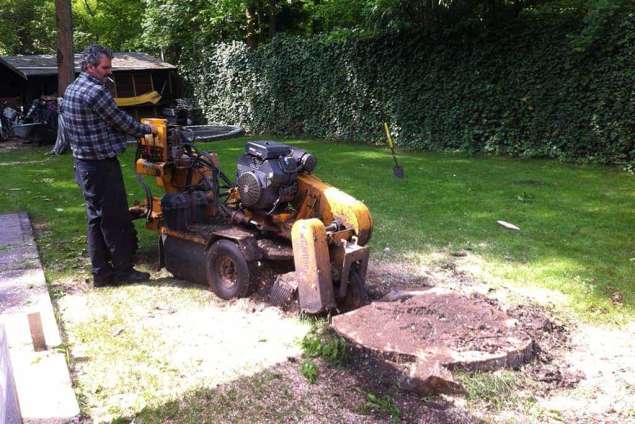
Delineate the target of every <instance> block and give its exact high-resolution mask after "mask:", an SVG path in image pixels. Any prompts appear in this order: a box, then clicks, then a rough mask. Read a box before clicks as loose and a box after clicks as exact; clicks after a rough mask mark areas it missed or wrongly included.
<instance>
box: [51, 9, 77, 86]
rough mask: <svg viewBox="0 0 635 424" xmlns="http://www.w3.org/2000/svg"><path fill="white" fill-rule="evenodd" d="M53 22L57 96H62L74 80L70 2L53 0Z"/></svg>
mask: <svg viewBox="0 0 635 424" xmlns="http://www.w3.org/2000/svg"><path fill="white" fill-rule="evenodd" d="M55 21H56V23H57V95H58V96H63V95H64V91H65V90H66V87H68V85H69V84H70V83H71V82H73V80H74V79H75V60H74V56H73V21H72V15H71V1H70V0H55Z"/></svg>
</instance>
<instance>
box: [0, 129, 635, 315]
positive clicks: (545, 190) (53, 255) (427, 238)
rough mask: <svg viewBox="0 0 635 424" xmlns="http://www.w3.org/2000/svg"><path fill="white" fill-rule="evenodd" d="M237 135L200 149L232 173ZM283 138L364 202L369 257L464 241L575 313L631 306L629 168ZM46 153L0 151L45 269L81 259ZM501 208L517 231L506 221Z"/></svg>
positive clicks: (59, 169) (1, 166)
mask: <svg viewBox="0 0 635 424" xmlns="http://www.w3.org/2000/svg"><path fill="white" fill-rule="evenodd" d="M245 140H246V139H245V138H241V139H234V140H227V141H222V142H216V143H213V144H211V143H209V144H203V145H202V146H200V148H201V149H203V150H205V149H210V148H211V149H213V150H215V151H217V152H218V153H219V155H220V158H221V164H222V168H223V170H224V171H225V172H226V173H227V174H229V175H233V173H234V172H235V165H234V164H235V162H236V159H237V158H238V157H239V156H240V154H242V152H243V146H244V142H245ZM286 141H287V142H289V143H290V144H294V145H297V146H300V147H302V148H305V149H307V150H309V151H311V152H312V153H314V154H315V155H316V156H317V158H318V166H317V170H316V174H317V175H319V176H320V177H321V178H322V179H324V180H326V181H328V182H329V183H331V184H333V185H334V186H336V187H339V188H341V189H342V190H344V191H346V192H348V193H350V194H352V195H353V196H354V197H356V198H358V199H360V200H363V201H364V202H365V203H366V204H367V205H368V206H369V208H370V210H371V212H372V214H373V219H374V233H373V239H372V242H371V243H372V248H373V251H374V252H375V255H376V256H375V257H381V259H382V260H399V259H407V260H408V261H418V262H420V263H421V264H423V265H425V264H427V263H429V261H430V260H431V259H430V258H431V256H430V255H431V254H432V253H434V252H437V251H440V250H448V249H449V250H450V251H453V250H468V251H470V252H471V253H472V254H474V255H476V256H477V257H479V258H481V259H482V261H481V264H482V275H481V276H482V277H483V278H486V279H487V278H490V279H491V280H497V281H503V282H505V283H512V284H516V285H519V286H528V287H540V288H546V289H551V290H554V291H555V292H560V293H563V294H564V295H566V298H567V299H568V305H569V306H570V307H571V308H572V309H573V310H575V311H576V312H577V313H578V314H579V315H580V316H582V317H584V318H590V319H597V320H601V321H612V322H622V321H624V320H625V319H630V318H631V317H632V316H633V312H634V311H635V290H634V288H635V272H634V271H635V245H634V243H633V241H632V237H633V234H634V233H635V216H634V214H633V211H634V210H635V179H634V177H633V176H631V175H629V174H627V173H624V172H620V171H618V170H614V169H609V168H603V167H598V166H576V165H566V164H561V163H557V162H553V161H547V160H517V159H510V158H502V157H470V156H466V155H463V154H450V153H403V154H401V155H400V161H401V163H402V165H403V167H404V168H405V172H406V178H404V179H402V180H400V179H396V178H394V177H393V176H392V159H391V158H390V156H389V155H388V153H387V151H386V149H384V148H378V147H369V146H361V145H350V144H342V143H325V142H320V141H313V140H286ZM44 152H45V149H44V148H31V147H29V148H26V149H21V150H18V151H5V152H0V172H3V178H2V179H1V180H0V212H7V211H15V210H27V211H28V212H29V213H30V214H31V216H32V217H33V219H34V221H35V223H36V225H37V226H38V228H39V230H38V232H37V241H38V245H39V247H40V252H41V254H42V258H43V261H44V264H45V268H46V272H47V276H48V277H49V279H51V278H55V276H56V275H58V274H59V273H68V272H71V271H73V270H77V268H78V267H79V268H81V267H85V266H86V265H85V264H78V262H77V260H76V258H77V257H78V256H81V255H82V254H84V252H85V235H84V234H85V229H84V226H85V218H84V211H83V206H82V198H81V195H80V193H79V190H78V188H77V187H76V185H75V183H74V181H73V177H72V160H71V158H70V156H68V155H66V156H62V157H45V156H44V155H43V154H44ZM132 157H133V152H132V149H130V150H129V151H128V152H127V153H126V154H125V155H123V156H122V158H121V163H122V165H123V166H124V172H125V174H126V185H127V188H128V191H129V193H130V194H131V197H130V199H133V198H138V199H141V198H142V195H141V193H142V190H141V189H140V187H139V186H138V184H137V183H136V181H135V180H134V176H133V174H132V172H131V169H132ZM499 219H502V220H505V221H508V222H512V223H514V224H516V225H518V226H519V227H520V228H521V230H520V231H517V232H514V231H508V230H504V229H503V228H501V227H500V226H498V225H497V224H496V221H497V220H499ZM140 234H141V247H142V251H143V250H145V251H148V252H153V251H154V248H155V238H154V235H152V234H150V233H148V232H147V231H144V230H140ZM386 248H388V249H389V252H388V249H386ZM386 252H388V253H386ZM74 268H75V269H74Z"/></svg>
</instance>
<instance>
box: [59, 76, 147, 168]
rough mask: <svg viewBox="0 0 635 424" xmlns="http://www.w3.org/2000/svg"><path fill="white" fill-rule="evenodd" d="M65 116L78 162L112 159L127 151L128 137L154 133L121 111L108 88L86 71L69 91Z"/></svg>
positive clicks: (72, 147) (67, 133) (66, 93)
mask: <svg viewBox="0 0 635 424" xmlns="http://www.w3.org/2000/svg"><path fill="white" fill-rule="evenodd" d="M62 116H63V118H64V124H65V126H66V137H68V140H69V142H70V145H71V149H72V150H73V156H74V157H76V158H77V159H84V160H101V159H107V158H113V157H115V156H117V155H118V154H119V153H121V152H123V151H124V150H125V149H126V134H130V135H132V136H135V137H141V136H143V135H144V134H149V133H151V132H152V130H151V128H150V127H149V126H148V125H143V124H141V123H140V122H138V121H136V120H135V119H134V118H133V117H132V116H130V115H128V114H127V113H126V112H124V111H122V110H121V109H119V108H118V107H117V105H116V104H115V101H114V99H113V98H112V96H111V95H110V93H109V92H108V90H106V87H104V85H103V84H102V83H101V82H100V81H99V80H98V79H97V78H94V77H92V76H90V75H88V74H86V73H84V72H82V73H81V74H80V75H79V77H77V79H76V80H75V81H73V83H72V84H70V85H69V86H68V87H67V88H66V92H65V93H64V100H63V103H62Z"/></svg>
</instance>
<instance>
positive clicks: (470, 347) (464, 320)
mask: <svg viewBox="0 0 635 424" xmlns="http://www.w3.org/2000/svg"><path fill="white" fill-rule="evenodd" d="M404 297H405V298H404ZM404 297H402V298H401V300H399V301H393V302H373V303H371V304H370V305H367V306H364V307H362V308H359V309H356V310H354V311H351V312H349V313H346V314H342V315H338V316H336V317H334V318H333V322H332V324H331V326H332V328H333V329H334V330H335V332H337V333H338V334H340V335H341V336H343V337H344V338H346V339H348V340H349V341H351V342H353V343H354V344H356V345H357V346H359V347H361V348H362V349H364V350H369V351H371V352H372V353H374V354H376V355H378V356H379V357H380V358H382V359H384V360H386V361H388V362H390V363H391V364H392V365H393V366H395V367H399V368H401V369H402V370H403V371H404V374H403V379H402V382H401V383H402V387H403V388H405V389H409V390H414V391H417V392H420V393H425V394H428V393H432V392H457V391H461V390H462V388H461V387H460V386H459V385H458V383H456V382H455V381H454V380H453V379H452V375H451V373H450V372H449V371H451V370H453V369H456V368H458V369H463V370H468V371H491V370H495V369H498V368H504V367H507V368H517V367H519V366H521V365H522V364H524V363H526V362H527V361H528V360H529V359H531V357H532V355H533V340H532V338H531V337H530V336H529V334H528V333H527V332H526V331H524V329H523V326H522V325H521V323H519V322H518V321H517V320H516V319H514V318H511V317H510V316H509V315H508V314H507V313H506V312H505V311H503V310H501V309H500V308H499V307H498V306H497V305H496V304H495V303H494V302H492V301H490V300H489V299H487V298H485V297H483V296H478V295H474V296H469V297H468V296H461V295H458V294H456V293H453V292H451V291H448V290H438V289H432V290H428V291H425V292H422V291H418V292H416V293H413V296H412V297H407V296H404Z"/></svg>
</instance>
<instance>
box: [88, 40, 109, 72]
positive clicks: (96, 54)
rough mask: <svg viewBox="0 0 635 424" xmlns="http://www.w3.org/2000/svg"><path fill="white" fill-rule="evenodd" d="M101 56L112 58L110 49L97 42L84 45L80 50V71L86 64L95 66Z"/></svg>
mask: <svg viewBox="0 0 635 424" xmlns="http://www.w3.org/2000/svg"><path fill="white" fill-rule="evenodd" d="M102 56H106V57H107V58H108V59H112V50H110V49H109V48H108V47H104V46H101V45H99V44H93V45H92V46H88V47H86V48H85V49H84V51H83V52H82V62H81V66H82V71H85V70H86V67H87V66H88V65H93V66H97V65H98V64H99V62H100V61H101V57H102Z"/></svg>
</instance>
